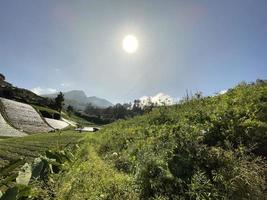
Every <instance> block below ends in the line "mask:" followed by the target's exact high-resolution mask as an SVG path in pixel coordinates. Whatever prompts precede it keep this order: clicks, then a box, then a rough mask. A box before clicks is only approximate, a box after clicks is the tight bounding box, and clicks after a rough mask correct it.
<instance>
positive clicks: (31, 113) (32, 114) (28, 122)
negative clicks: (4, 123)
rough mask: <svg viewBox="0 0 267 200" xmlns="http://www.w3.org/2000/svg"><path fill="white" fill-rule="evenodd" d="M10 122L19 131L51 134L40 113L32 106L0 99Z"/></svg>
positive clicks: (50, 129)
mask: <svg viewBox="0 0 267 200" xmlns="http://www.w3.org/2000/svg"><path fill="white" fill-rule="evenodd" d="M0 100H1V102H2V104H3V108H4V111H5V114H6V116H7V119H8V120H9V122H10V123H11V124H12V125H13V126H14V127H15V128H17V129H19V130H23V131H25V132H27V133H42V132H49V131H52V130H53V129H52V128H51V127H49V126H48V125H47V124H46V123H45V122H44V121H43V119H42V118H41V117H40V115H39V114H38V112H37V111H36V110H35V109H34V108H33V107H32V106H30V105H28V104H24V103H20V102H16V101H12V100H9V99H4V98H0Z"/></svg>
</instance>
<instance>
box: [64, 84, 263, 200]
mask: <svg viewBox="0 0 267 200" xmlns="http://www.w3.org/2000/svg"><path fill="white" fill-rule="evenodd" d="M266 97H267V84H266V82H258V83H257V84H240V85H238V86H237V87H236V88H234V89H231V90H229V91H228V92H227V93H226V94H223V95H218V96H214V97H206V98H196V99H192V100H189V101H184V102H183V103H181V104H178V105H175V106H171V107H160V108H156V109H153V111H151V112H150V113H148V114H146V115H143V116H138V117H135V118H133V119H130V120H121V121H118V122H115V123H113V124H110V125H107V126H105V127H104V128H103V129H102V130H101V131H100V132H98V134H99V135H95V136H90V137H87V139H86V140H85V141H86V142H87V144H85V145H84V146H83V154H80V158H79V159H78V162H77V163H76V164H75V165H74V166H73V167H71V168H70V171H69V172H68V173H67V175H66V176H64V179H63V180H64V181H61V183H62V184H61V185H60V187H59V194H60V195H59V199H146V200H147V199H151V200H152V199H161V200H162V199H164V200H167V199H169V200H172V199H265V198H266V195H267V193H266V191H267V190H266V186H267V185H266V172H267V171H266V169H267V163H266V156H267V154H266V152H267V151H266V146H267V140H266V139H267V138H266V135H267V124H266V123H267V98H266ZM107 166H108V167H107ZM107 174H108V175H107ZM113 185H114V186H113ZM126 186H127V187H126ZM110 188H112V189H110ZM118 196H121V197H123V198H119V197H118Z"/></svg>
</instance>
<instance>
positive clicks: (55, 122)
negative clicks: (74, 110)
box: [45, 118, 69, 129]
mask: <svg viewBox="0 0 267 200" xmlns="http://www.w3.org/2000/svg"><path fill="white" fill-rule="evenodd" d="M45 121H46V122H47V123H48V124H49V125H50V126H51V127H53V128H54V129H64V128H67V127H68V126H69V124H68V123H67V122H64V121H61V120H56V119H50V118H45Z"/></svg>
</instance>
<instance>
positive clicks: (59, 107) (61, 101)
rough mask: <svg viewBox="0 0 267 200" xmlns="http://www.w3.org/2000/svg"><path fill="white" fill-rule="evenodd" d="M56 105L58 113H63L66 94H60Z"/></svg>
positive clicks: (56, 99)
mask: <svg viewBox="0 0 267 200" xmlns="http://www.w3.org/2000/svg"><path fill="white" fill-rule="evenodd" d="M55 105H56V109H57V110H58V112H61V110H62V108H63V105H64V94H63V93H62V92H59V94H58V95H57V97H56V98H55Z"/></svg>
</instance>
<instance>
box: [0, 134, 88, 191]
mask: <svg viewBox="0 0 267 200" xmlns="http://www.w3.org/2000/svg"><path fill="white" fill-rule="evenodd" d="M84 135H85V134H84V133H77V132H74V131H71V130H68V131H62V132H56V133H46V134H35V135H30V136H26V137H20V138H7V139H1V140H0V190H1V187H6V186H5V185H4V183H7V181H6V179H10V178H9V177H12V176H14V175H15V174H17V172H18V170H19V169H20V167H21V166H22V165H23V164H24V163H26V162H29V163H30V162H32V161H33V160H34V158H36V157H38V156H40V155H42V154H44V152H45V151H46V150H51V149H64V147H65V146H67V145H69V144H77V143H79V142H81V141H82V139H83V137H84ZM8 184H9V183H8Z"/></svg>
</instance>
